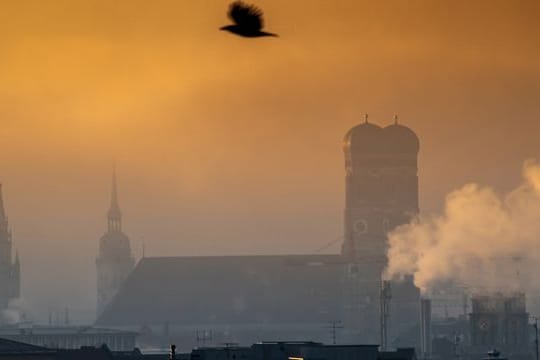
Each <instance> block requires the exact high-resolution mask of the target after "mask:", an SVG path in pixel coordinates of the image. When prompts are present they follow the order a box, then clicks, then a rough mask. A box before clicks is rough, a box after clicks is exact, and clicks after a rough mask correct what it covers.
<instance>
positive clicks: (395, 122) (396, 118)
mask: <svg viewBox="0 0 540 360" xmlns="http://www.w3.org/2000/svg"><path fill="white" fill-rule="evenodd" d="M397 124H398V115H397V114H394V125H397Z"/></svg>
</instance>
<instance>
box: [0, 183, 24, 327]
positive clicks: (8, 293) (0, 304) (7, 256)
mask: <svg viewBox="0 0 540 360" xmlns="http://www.w3.org/2000/svg"><path fill="white" fill-rule="evenodd" d="M12 245H13V243H12V233H11V229H10V228H9V223H8V218H7V216H6V212H5V208H4V199H3V195H2V185H1V184H0V284H1V285H0V311H4V310H5V309H7V307H8V306H9V302H10V300H12V299H16V298H18V297H19V296H20V285H21V284H20V281H21V280H20V261H19V255H18V254H16V255H15V260H13V253H12ZM3 321H4V319H2V318H0V322H3Z"/></svg>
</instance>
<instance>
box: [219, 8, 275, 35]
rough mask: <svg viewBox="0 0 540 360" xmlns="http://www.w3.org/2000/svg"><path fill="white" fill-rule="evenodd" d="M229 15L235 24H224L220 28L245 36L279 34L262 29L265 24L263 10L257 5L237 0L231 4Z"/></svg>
mask: <svg viewBox="0 0 540 360" xmlns="http://www.w3.org/2000/svg"><path fill="white" fill-rule="evenodd" d="M227 15H228V16H229V19H231V20H232V22H233V23H234V24H233V25H226V26H223V27H221V28H220V30H224V31H229V32H231V33H233V34H236V35H239V36H243V37H261V36H277V34H272V33H269V32H265V31H262V28H263V26H264V21H263V12H262V10H261V9H259V8H258V7H256V6H255V5H250V4H246V3H245V2H243V1H241V0H237V1H235V2H233V3H231V5H229V13H228V14H227Z"/></svg>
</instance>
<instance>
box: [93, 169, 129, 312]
mask: <svg viewBox="0 0 540 360" xmlns="http://www.w3.org/2000/svg"><path fill="white" fill-rule="evenodd" d="M134 265H135V259H134V258H133V255H132V253H131V247H130V243H129V238H128V237H127V236H126V235H125V234H124V233H123V232H122V212H121V211H120V206H119V205H118V191H117V186H116V171H113V176H112V190H111V204H110V207H109V211H108V212H107V232H106V233H105V234H104V235H103V236H102V237H101V239H100V240H99V254H98V258H97V260H96V267H97V313H98V315H99V314H101V312H102V311H103V309H104V308H105V306H107V304H108V303H109V302H110V301H111V300H112V298H113V297H114V295H116V292H117V291H118V289H119V288H120V286H121V285H122V283H123V282H124V280H125V279H126V278H127V276H128V275H129V273H130V272H131V270H132V269H133V267H134Z"/></svg>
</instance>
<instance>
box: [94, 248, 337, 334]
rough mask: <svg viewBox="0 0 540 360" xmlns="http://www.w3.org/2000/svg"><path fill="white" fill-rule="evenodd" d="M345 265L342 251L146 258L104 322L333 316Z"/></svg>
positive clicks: (222, 321)
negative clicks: (330, 252) (306, 253)
mask: <svg viewBox="0 0 540 360" xmlns="http://www.w3.org/2000/svg"><path fill="white" fill-rule="evenodd" d="M342 271H343V262H342V258H341V256H339V255H269V256H203V257H157V258H143V259H142V260H141V261H140V262H139V263H138V264H137V266H136V268H135V269H134V270H133V272H132V273H131V275H130V276H129V277H128V279H127V280H126V282H125V283H124V285H123V286H122V288H121V289H120V290H119V293H118V294H117V295H116V297H115V298H114V299H113V301H112V302H111V303H110V304H109V305H108V306H107V307H106V308H105V310H104V312H103V313H102V315H101V316H100V317H99V319H98V321H97V325H100V326H141V325H143V324H147V325H152V324H166V323H170V324H182V325H191V324H240V323H241V324H257V323H265V324H269V323H278V324H279V323H318V322H326V321H329V320H331V319H335V318H336V316H337V312H338V311H339V309H340V307H339V304H340V296H341V284H340V279H341V278H342V276H341V275H342ZM291 300H294V301H291ZM337 318H339V317H337Z"/></svg>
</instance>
